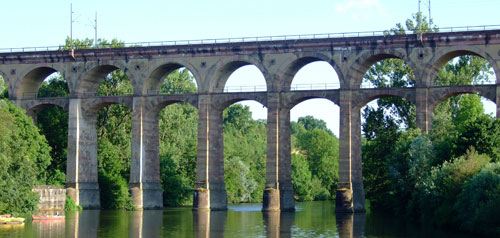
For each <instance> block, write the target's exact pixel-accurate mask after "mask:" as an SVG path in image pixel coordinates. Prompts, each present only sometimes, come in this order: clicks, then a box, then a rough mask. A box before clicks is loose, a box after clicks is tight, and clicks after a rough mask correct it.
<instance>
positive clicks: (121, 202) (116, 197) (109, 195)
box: [99, 169, 135, 210]
mask: <svg viewBox="0 0 500 238" xmlns="http://www.w3.org/2000/svg"><path fill="white" fill-rule="evenodd" d="M99 192H100V196H101V206H102V208H105V209H127V210H134V209H135V207H134V204H133V203H132V198H131V197H130V195H129V193H128V181H127V180H125V178H124V177H123V176H120V174H112V173H107V172H106V171H103V170H102V169H101V170H100V171H99Z"/></svg>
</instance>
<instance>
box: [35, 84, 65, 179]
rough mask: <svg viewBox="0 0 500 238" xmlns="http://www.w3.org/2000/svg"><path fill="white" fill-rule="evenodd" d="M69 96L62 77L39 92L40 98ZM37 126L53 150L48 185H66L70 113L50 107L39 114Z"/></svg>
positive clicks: (41, 88)
mask: <svg viewBox="0 0 500 238" xmlns="http://www.w3.org/2000/svg"><path fill="white" fill-rule="evenodd" d="M68 95H69V90H68V85H67V83H66V80H64V78H63V77H62V76H58V77H54V78H50V79H48V80H46V81H44V82H43V83H42V85H41V86H40V89H39V90H38V97H67V96H68ZM37 126H38V128H39V129H40V133H41V134H43V135H44V136H45V138H47V142H48V143H49V145H50V147H51V148H52V150H51V152H50V156H51V157H52V160H51V164H50V165H49V167H48V168H47V174H48V175H47V184H50V185H64V184H65V182H66V174H65V172H66V158H67V148H68V112H66V111H65V110H64V109H62V108H60V107H57V106H51V107H48V108H46V109H45V110H43V111H41V112H40V113H38V115H37Z"/></svg>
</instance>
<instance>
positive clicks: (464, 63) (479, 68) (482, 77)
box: [433, 51, 497, 86]
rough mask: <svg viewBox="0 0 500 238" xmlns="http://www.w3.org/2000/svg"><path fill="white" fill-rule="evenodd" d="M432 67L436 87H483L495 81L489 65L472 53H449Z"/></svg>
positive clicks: (495, 78) (486, 61)
mask: <svg viewBox="0 0 500 238" xmlns="http://www.w3.org/2000/svg"><path fill="white" fill-rule="evenodd" d="M434 67H435V68H434V70H433V71H434V75H435V76H434V77H435V78H433V80H434V85H436V86H452V85H483V84H495V83H496V81H497V77H496V75H495V71H494V69H493V67H492V65H491V63H490V62H488V60H486V59H485V58H483V57H481V56H480V55H478V54H476V53H474V52H468V51H455V52H450V53H448V54H446V55H444V56H442V57H441V58H440V59H439V60H438V61H437V62H436V65H435V66H434ZM436 71H437V73H436Z"/></svg>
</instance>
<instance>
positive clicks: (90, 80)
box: [75, 62, 134, 96]
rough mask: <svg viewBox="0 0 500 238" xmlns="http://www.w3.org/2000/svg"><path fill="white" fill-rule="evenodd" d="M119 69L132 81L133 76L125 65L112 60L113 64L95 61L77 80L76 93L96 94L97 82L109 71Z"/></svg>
mask: <svg viewBox="0 0 500 238" xmlns="http://www.w3.org/2000/svg"><path fill="white" fill-rule="evenodd" d="M118 69H121V70H123V72H125V74H126V75H127V77H128V78H129V79H130V82H133V81H134V76H133V75H132V74H131V73H130V71H129V70H128V68H127V67H126V65H124V64H120V63H118V62H113V64H107V63H102V64H100V63H99V62H96V64H92V65H90V66H89V67H87V69H86V70H85V71H84V72H83V73H82V76H81V78H80V79H79V80H78V81H79V82H78V83H77V86H76V89H75V93H76V94H77V95H80V96H82V95H92V96H94V95H97V90H98V89H99V84H100V83H101V82H102V80H104V78H105V77H106V76H107V75H108V74H109V73H111V72H113V71H115V70H118Z"/></svg>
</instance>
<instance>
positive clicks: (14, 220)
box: [0, 217, 24, 224]
mask: <svg viewBox="0 0 500 238" xmlns="http://www.w3.org/2000/svg"><path fill="white" fill-rule="evenodd" d="M21 223H24V218H22V217H0V224H21Z"/></svg>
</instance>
